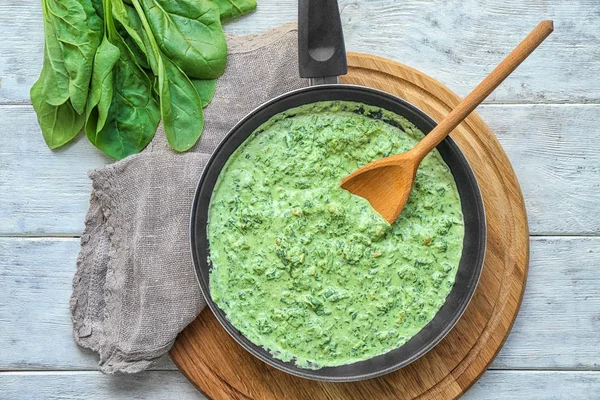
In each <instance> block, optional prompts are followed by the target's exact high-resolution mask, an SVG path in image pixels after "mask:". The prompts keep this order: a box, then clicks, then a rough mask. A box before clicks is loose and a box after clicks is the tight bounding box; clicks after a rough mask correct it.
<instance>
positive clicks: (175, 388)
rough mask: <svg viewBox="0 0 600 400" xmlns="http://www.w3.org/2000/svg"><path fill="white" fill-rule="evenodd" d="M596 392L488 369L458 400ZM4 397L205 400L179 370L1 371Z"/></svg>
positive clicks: (576, 396) (566, 380)
mask: <svg viewBox="0 0 600 400" xmlns="http://www.w3.org/2000/svg"><path fill="white" fill-rule="evenodd" d="M599 389H600V372H597V371H596V372H577V371H575V372H556V371H488V372H486V373H485V374H484V375H483V377H482V378H481V380H479V381H478V382H477V383H475V385H474V386H473V387H472V388H471V389H470V390H469V391H468V392H467V393H466V394H465V395H464V396H463V397H462V399H467V400H471V399H472V400H478V399H486V400H512V399H516V398H519V399H528V400H558V399H569V400H587V399H591V398H593V397H594V395H595V394H597V393H598V390H599ZM0 390H2V395H3V397H4V398H7V399H12V400H29V399H39V400H44V399H56V398H61V399H62V398H68V399H74V400H75V399H81V400H87V399H94V400H103V399H106V400H113V399H125V398H127V399H146V398H152V399H155V400H160V399H180V400H202V399H206V397H204V396H203V395H202V394H201V393H200V392H198V391H197V390H196V389H195V388H194V387H193V386H192V385H191V384H190V383H189V382H188V381H187V380H186V379H185V377H184V376H183V375H182V374H181V373H179V372H178V371H153V372H142V373H140V374H135V375H115V376H107V375H102V374H101V373H99V372H5V373H0Z"/></svg>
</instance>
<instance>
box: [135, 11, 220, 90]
mask: <svg viewBox="0 0 600 400" xmlns="http://www.w3.org/2000/svg"><path fill="white" fill-rule="evenodd" d="M136 1H137V0H136ZM133 3H134V4H135V1H134V2H133ZM141 4H142V7H143V10H144V13H145V14H146V16H147V20H148V23H149V24H150V27H151V29H152V32H153V34H154V37H155V38H156V41H157V44H158V46H159V48H160V50H161V51H162V52H163V53H164V54H165V55H166V56H167V57H168V58H169V59H170V60H172V61H173V62H174V63H175V64H176V65H177V66H178V67H179V68H181V69H182V70H183V71H184V72H185V73H186V74H187V75H188V76H189V77H193V78H198V79H213V78H218V77H219V76H221V74H222V73H223V71H224V70H225V62H226V60H227V43H226V41H225V34H224V33H223V28H222V27H221V20H220V13H219V8H218V7H217V6H216V5H215V4H214V3H213V2H212V1H210V0H197V1H193V2H192V1H186V0H141ZM138 14H139V12H138Z"/></svg>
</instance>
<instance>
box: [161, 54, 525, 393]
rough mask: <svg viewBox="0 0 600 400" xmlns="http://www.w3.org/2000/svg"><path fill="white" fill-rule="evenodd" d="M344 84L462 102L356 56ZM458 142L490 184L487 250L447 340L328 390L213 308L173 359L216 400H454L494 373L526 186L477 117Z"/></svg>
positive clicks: (517, 290)
mask: <svg viewBox="0 0 600 400" xmlns="http://www.w3.org/2000/svg"><path fill="white" fill-rule="evenodd" d="M341 80H342V82H343V83H351V84H357V85H363V86H370V87H374V88H377V89H381V90H384V91H387V92H390V93H393V94H395V95H397V96H399V97H401V98H403V99H405V100H407V101H409V102H410V103H413V104H415V105H416V106H417V107H419V108H420V109H422V110H423V111H425V112H426V113H427V114H429V115H430V116H431V117H432V118H433V119H435V120H437V121H439V120H441V119H442V118H443V117H444V116H445V115H446V114H447V113H448V112H449V111H450V110H451V109H452V108H453V107H454V106H455V105H456V104H458V102H459V98H458V96H456V95H455V94H454V93H452V92H451V91H450V90H449V89H448V88H446V87H445V86H443V85H442V84H441V83H439V82H437V81H435V80H434V79H432V78H430V77H429V76H427V75H425V74H423V73H421V72H419V71H416V70H414V69H412V68H409V67H407V66H405V65H402V64H399V63H396V62H393V61H390V60H387V59H384V58H379V57H374V56H370V55H365V54H357V53H349V54H348V75H346V76H344V77H343V78H342V79H341ZM452 137H453V138H454V140H455V141H456V142H457V143H458V145H459V146H460V148H461V150H462V151H463V152H464V154H465V156H466V157H467V159H468V160H469V163H470V164H471V166H472V167H473V170H474V171H475V175H476V176H477V180H478V182H479V185H480V187H481V192H482V195H483V200H484V204H485V211H486V219H487V234H488V236H487V250H486V256H485V264H484V268H483V272H482V275H481V280H480V282H479V285H478V287H477V290H476V292H475V295H474V296H473V300H472V301H471V303H470V305H469V307H468V308H467V310H466V311H465V313H464V315H463V316H462V318H461V319H460V321H459V322H458V324H457V325H456V326H455V327H454V328H453V329H452V331H450V333H449V334H448V336H446V338H445V339H444V340H443V341H442V342H440V343H439V344H438V345H437V346H436V347H435V348H434V349H433V350H431V351H430V352H429V353H427V354H426V355H424V356H423V357H421V358H420V359H419V360H417V361H415V362H414V363H412V364H410V365H408V366H407V367H405V368H403V369H401V370H399V371H396V372H393V373H391V374H388V375H385V376H383V377H380V378H376V379H371V380H367V381H360V382H353V383H324V382H315V381H309V380H306V379H302V378H297V377H294V376H291V375H288V374H286V373H284V372H281V371H279V370H276V369H274V368H272V367H269V366H268V365H266V364H264V363H263V362H261V361H259V360H258V359H256V358H255V357H253V356H252V355H250V354H249V353H247V352H246V351H245V350H244V349H243V348H242V347H241V346H239V345H238V344H237V343H236V342H235V341H234V340H233V339H232V338H231V337H230V336H229V335H228V334H227V333H226V332H225V330H224V329H222V328H221V326H220V325H219V323H218V322H217V320H216V319H215V317H214V316H213V314H212V313H211V311H210V310H209V309H208V308H206V309H205V310H204V311H203V312H202V313H201V314H200V316H199V317H198V318H197V319H196V320H195V321H194V322H192V323H191V324H190V325H189V326H188V327H187V328H186V329H185V330H184V331H183V332H181V334H180V335H179V337H178V338H177V340H176V342H175V345H174V346H173V348H172V350H171V352H170V355H171V358H172V359H173V362H174V363H175V364H176V365H177V366H178V368H179V369H180V370H181V371H182V372H183V373H184V374H185V375H186V376H187V377H188V379H189V380H190V381H192V382H193V383H194V384H195V385H196V387H198V389H199V390H201V391H202V392H203V393H204V394H205V395H206V396H208V397H210V398H212V399H311V400H312V399H332V400H333V399H336V400H338V399H412V398H417V397H420V398H423V399H453V398H456V397H458V396H460V395H461V394H462V393H464V392H465V391H466V390H467V389H468V388H469V387H470V386H471V385H472V384H473V383H474V382H475V381H476V380H477V379H478V378H479V377H480V376H481V374H483V372H484V371H485V370H486V368H487V366H488V365H489V364H490V362H491V361H492V360H493V359H494V357H495V356H496V354H497V353H498V351H499V350H500V348H501V347H502V344H503V343H504V341H505V340H506V337H507V336H508V333H509V332H510V329H511V327H512V324H513V322H514V320H515V318H516V316H517V311H518V310H519V306H520V304H521V299H522V296H523V290H524V289H525V280H526V277H527V267H528V262H529V232H528V227H527V216H526V214H525V206H524V203H523V197H522V194H521V189H520V187H519V183H518V182H517V178H516V176H515V174H514V171H513V169H512V167H511V165H510V162H509V161H508V158H507V157H506V154H505V153H504V151H503V150H502V148H501V147H500V144H499V143H498V141H497V140H496V138H495V137H494V134H493V133H492V132H491V130H490V129H489V128H488V127H487V125H486V124H485V123H484V122H483V121H482V120H481V118H480V117H479V116H478V115H477V114H475V113H473V114H471V115H470V116H469V117H468V118H467V119H466V120H465V121H464V122H463V123H462V124H461V125H460V126H459V127H458V128H457V129H455V131H454V132H453V133H452Z"/></svg>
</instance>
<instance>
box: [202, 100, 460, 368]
mask: <svg viewBox="0 0 600 400" xmlns="http://www.w3.org/2000/svg"><path fill="white" fill-rule="evenodd" d="M371 117H374V118H376V119H373V118H371ZM384 121H386V122H384ZM421 136H422V133H421V132H420V131H419V130H418V129H416V128H415V126H414V125H412V124H411V123H409V122H408V121H407V120H405V119H404V118H401V117H399V116H397V115H395V114H393V113H390V112H387V111H383V112H382V111H381V110H379V109H376V108H372V107H369V106H366V105H362V104H359V103H351V102H321V103H315V104H311V105H307V106H302V107H298V108H295V109H292V110H289V111H287V112H285V113H282V114H279V115H277V116H275V117H273V118H271V120H269V121H268V122H266V123H265V124H263V126H261V127H260V128H259V129H258V130H257V131H256V132H255V133H253V134H252V135H251V136H250V137H249V138H248V139H247V140H246V142H245V143H244V144H242V146H240V147H239V148H238V149H237V150H236V151H235V153H234V154H233V155H232V156H231V157H230V159H229V161H228V162H227V165H226V166H225V167H224V169H223V171H222V173H221V175H220V177H219V180H218V182H217V185H216V187H215V191H214V194H213V197H212V200H211V205H210V211H209V221H210V222H209V226H208V237H209V241H210V253H211V256H210V258H211V262H212V265H213V269H212V271H211V275H210V289H211V294H212V297H213V300H214V301H215V303H216V304H217V305H218V306H219V307H220V308H221V309H222V310H223V311H224V312H225V313H226V314H227V317H228V318H229V320H230V321H231V323H232V324H233V325H234V326H235V327H236V328H237V329H239V330H240V331H241V332H242V333H243V334H244V335H245V336H246V337H247V338H248V339H250V340H251V341H252V342H254V343H256V344H258V345H262V346H264V347H265V348H267V349H269V351H271V353H272V354H273V355H274V356H275V357H277V358H279V359H282V360H286V361H287V360H292V359H295V362H296V364H297V365H298V366H300V367H305V368H319V367H323V366H335V365H343V364H349V363H352V362H356V361H360V360H365V359H368V358H371V357H374V356H376V355H379V354H383V353H386V352H388V351H390V350H393V349H395V348H397V347H400V346H401V345H402V344H404V343H405V342H407V341H408V340H409V339H410V338H411V337H412V336H414V335H415V334H416V333H417V332H419V331H420V330H421V329H422V328H423V327H424V326H425V325H426V324H427V323H428V322H429V321H431V319H432V318H433V317H434V315H435V314H436V313H437V311H438V310H439V309H440V307H441V306H442V304H443V303H444V301H445V298H446V296H447V295H448V293H449V292H450V290H451V289H452V286H453V284H454V279H455V275H456V271H457V268H458V264H459V261H460V257H461V252H462V242H463V234H464V226H463V218H462V212H461V208H460V199H459V196H458V191H457V189H456V185H455V183H454V180H453V178H452V175H451V173H450V171H449V169H448V167H447V166H446V164H445V163H444V162H443V160H442V158H441V157H440V155H439V153H438V152H437V151H436V150H434V151H433V152H432V153H431V154H430V155H428V156H427V157H426V158H425V160H424V161H423V162H422V164H421V166H420V168H419V170H418V172H417V176H416V181H415V186H414V188H413V191H412V193H411V195H410V198H409V200H408V203H407V204H406V208H405V209H404V211H403V212H402V214H401V215H400V217H399V218H398V219H397V220H396V222H394V224H392V225H391V226H390V225H389V224H388V223H387V222H386V221H385V220H384V219H383V218H382V217H381V216H380V215H379V214H377V213H376V212H375V211H374V210H373V209H372V208H371V206H370V205H369V203H368V202H367V201H366V200H364V199H363V198H360V197H357V196H353V195H351V194H350V193H349V192H347V191H345V190H343V189H341V188H340V187H339V181H340V179H342V178H343V177H344V176H346V175H347V174H349V173H350V172H352V171H353V170H355V169H357V168H358V167H360V166H362V165H364V164H366V163H368V162H370V161H373V160H375V159H378V158H381V157H386V156H388V155H391V154H397V153H401V152H403V151H406V150H408V149H410V148H412V147H413V146H414V145H415V144H416V143H417V141H418V140H419V139H420V137H421Z"/></svg>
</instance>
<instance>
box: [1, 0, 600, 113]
mask: <svg viewBox="0 0 600 400" xmlns="http://www.w3.org/2000/svg"><path fill="white" fill-rule="evenodd" d="M258 3H259V6H258V10H257V11H256V12H255V13H254V14H252V15H248V16H246V17H243V18H241V19H240V20H238V21H235V22H233V23H229V24H227V26H226V30H227V31H228V32H231V33H235V34H246V33H256V32H261V31H263V30H264V29H265V28H269V27H274V26H278V25H281V24H283V23H285V22H289V21H294V20H296V4H297V0H259V1H258ZM339 4H340V9H341V10H342V23H343V26H344V34H345V38H346V42H347V49H348V50H352V51H362V52H366V53H373V54H377V55H380V56H384V57H389V58H392V59H394V60H397V61H400V62H403V63H405V64H408V65H411V66H413V67H415V68H418V69H420V70H422V71H423V72H425V73H427V74H430V75H432V76H434V77H436V78H438V79H439V80H440V81H442V82H443V83H445V84H446V85H448V86H449V87H450V88H451V89H453V90H455V91H457V93H459V94H461V95H466V94H467V93H468V92H469V91H470V89H472V88H473V86H474V84H475V83H476V82H478V81H479V80H481V79H482V78H483V77H484V76H485V74H486V73H487V72H489V71H491V69H492V68H493V66H495V64H497V63H498V62H499V61H500V60H501V59H502V57H503V55H505V54H507V53H508V52H509V51H510V50H511V49H512V48H513V47H514V46H515V45H516V44H517V43H518V42H519V41H520V40H521V39H522V38H523V37H524V36H525V35H526V34H527V33H528V32H529V31H530V30H531V29H532V28H533V27H534V26H535V25H536V24H537V22H539V21H540V20H541V19H547V18H552V19H554V20H555V33H554V34H553V35H552V36H550V38H549V39H548V40H547V42H546V43H545V44H544V46H543V47H541V48H540V49H539V50H537V51H536V53H535V55H534V56H532V57H531V58H530V59H528V60H527V61H526V62H525V63H524V64H523V65H522V66H521V67H520V68H519V70H518V71H516V72H515V73H514V74H513V76H511V77H510V78H509V79H507V80H506V82H505V83H504V84H503V85H502V86H501V87H500V88H499V89H498V90H497V91H496V93H495V94H494V95H492V98H491V99H490V100H488V101H498V102H522V101H534V102H590V101H596V100H598V99H600V80H599V79H598V76H599V75H600V47H599V46H598V43H600V18H599V15H600V2H598V1H597V0H545V1H540V0H504V1H492V0H461V1H458V0H454V1H450V0H435V1H433V0H402V1H400V0H340V1H339ZM41 20H42V19H41V8H40V0H2V1H1V2H0V26H1V27H2V40H1V41H0V76H2V88H1V89H0V101H2V102H9V103H28V102H29V95H28V93H29V88H30V87H31V85H32V84H33V82H34V81H35V79H36V78H37V75H38V72H39V70H40V69H41V67H42V58H41V55H42V51H43V43H42V38H43V34H42V24H41Z"/></svg>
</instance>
